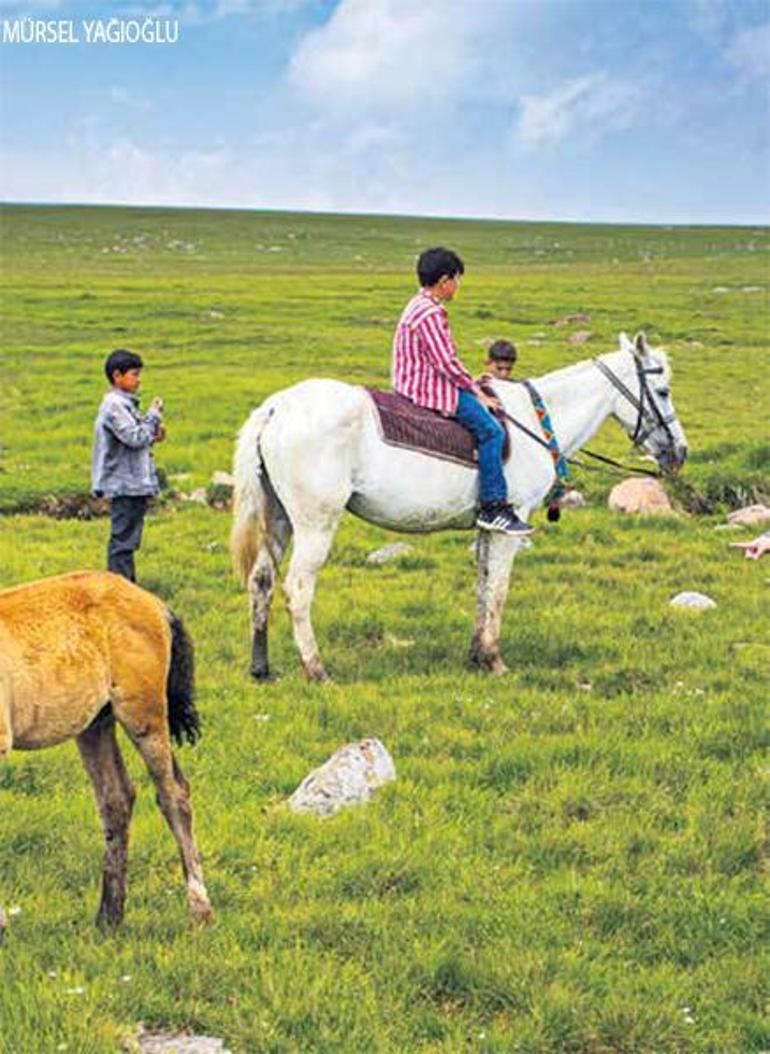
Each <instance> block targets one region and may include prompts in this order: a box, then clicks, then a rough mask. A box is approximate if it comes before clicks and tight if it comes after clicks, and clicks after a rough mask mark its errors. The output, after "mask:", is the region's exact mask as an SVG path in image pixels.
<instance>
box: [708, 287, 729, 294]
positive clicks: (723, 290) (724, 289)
mask: <svg viewBox="0 0 770 1054" xmlns="http://www.w3.org/2000/svg"><path fill="white" fill-rule="evenodd" d="M711 292H712V293H729V292H730V290H729V289H728V288H727V286H726V285H715V286H714V288H713V289H712V290H711Z"/></svg>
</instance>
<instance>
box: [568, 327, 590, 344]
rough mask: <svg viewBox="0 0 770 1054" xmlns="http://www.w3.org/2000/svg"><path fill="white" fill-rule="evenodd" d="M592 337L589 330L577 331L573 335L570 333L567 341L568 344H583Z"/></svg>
mask: <svg viewBox="0 0 770 1054" xmlns="http://www.w3.org/2000/svg"><path fill="white" fill-rule="evenodd" d="M592 336H593V333H592V332H591V330H590V329H579V330H577V332H575V333H570V335H569V337H568V338H567V340H568V341H569V343H570V344H585V343H586V341H588V340H590V339H591V337H592Z"/></svg>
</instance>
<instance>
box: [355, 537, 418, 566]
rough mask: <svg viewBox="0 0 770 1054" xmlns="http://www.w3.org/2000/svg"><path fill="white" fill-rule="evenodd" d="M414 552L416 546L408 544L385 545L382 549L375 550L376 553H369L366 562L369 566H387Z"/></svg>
mask: <svg viewBox="0 0 770 1054" xmlns="http://www.w3.org/2000/svg"><path fill="white" fill-rule="evenodd" d="M413 551H414V546H413V545H409V544H408V543H407V542H394V543H393V544H392V545H384V546H383V547H382V549H375V550H374V552H372V553H369V555H368V556H367V558H366V562H367V564H375V565H376V566H379V565H381V564H387V563H388V562H389V561H391V560H396V559H397V558H398V557H399V556H406V555H407V553H411V552H413Z"/></svg>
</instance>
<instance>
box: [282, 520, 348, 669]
mask: <svg viewBox="0 0 770 1054" xmlns="http://www.w3.org/2000/svg"><path fill="white" fill-rule="evenodd" d="M336 526H337V519H336V518H334V519H332V520H331V521H330V522H327V523H326V524H325V525H324V526H323V527H318V528H308V527H299V526H296V527H295V533H294V551H293V552H292V554H291V561H290V563H289V571H288V574H287V575H286V581H285V582H284V589H285V591H286V599H287V601H288V604H289V612H290V614H291V619H292V623H293V626H294V640H295V641H296V644H297V648H298V649H299V653H300V656H301V658H302V666H303V669H304V671H305V675H306V676H307V678H308V679H309V680H311V681H327V680H328V679H329V675H328V674H327V672H326V669H325V668H324V665H323V663H322V662H321V656H320V653H319V651H318V644H317V643H316V639H315V633H314V632H313V624H312V622H311V621H310V609H311V607H312V604H313V594H314V592H315V583H316V578H317V577H318V572H319V571H320V570H321V568H322V567H323V565H324V563H325V562H326V557H327V556H328V555H329V550H330V549H331V545H332V539H333V538H334V530H335V528H336Z"/></svg>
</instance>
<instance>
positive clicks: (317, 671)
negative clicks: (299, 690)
mask: <svg viewBox="0 0 770 1054" xmlns="http://www.w3.org/2000/svg"><path fill="white" fill-rule="evenodd" d="M305 677H307V679H308V680H309V681H315V682H316V683H317V684H325V683H326V682H327V681H330V680H331V677H330V676H329V674H328V673H327V672H326V669H325V668H324V667H323V666H322V665H321V663H320V662H309V663H306V664H305Z"/></svg>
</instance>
